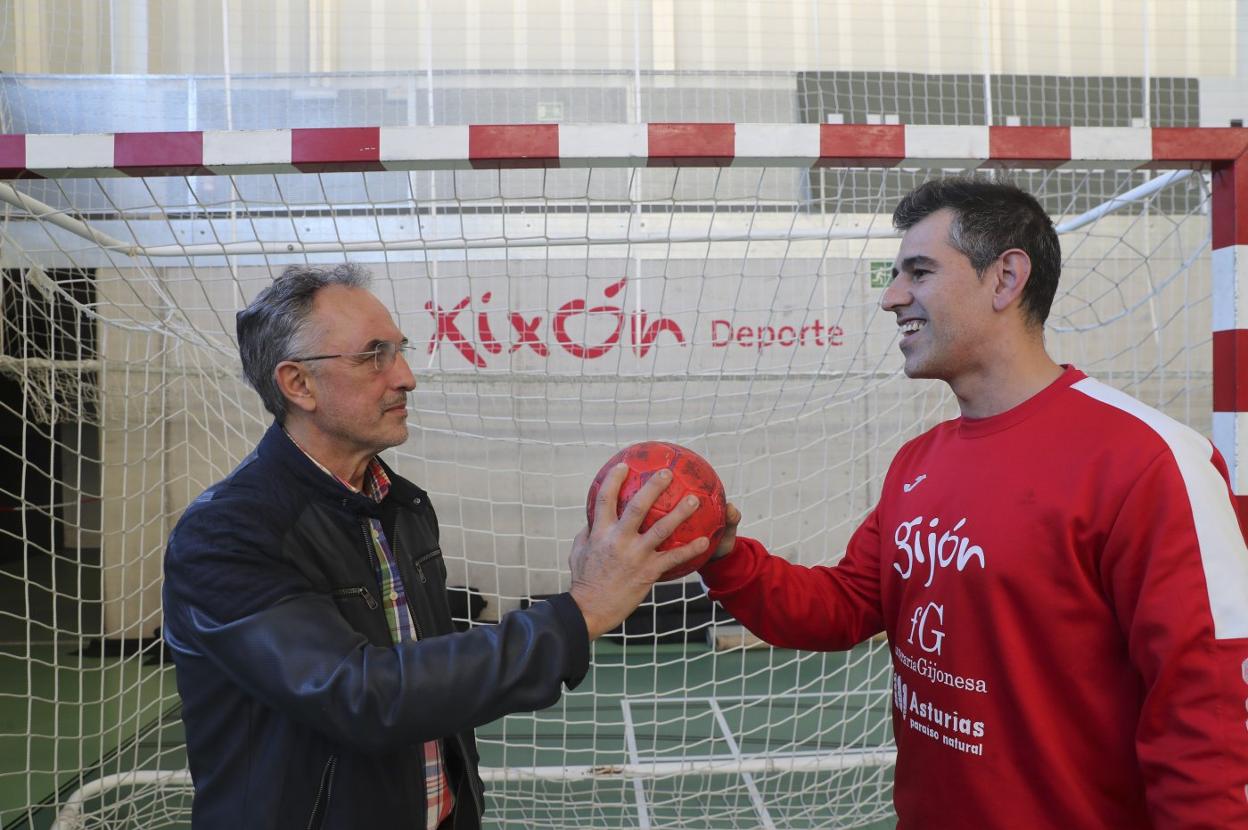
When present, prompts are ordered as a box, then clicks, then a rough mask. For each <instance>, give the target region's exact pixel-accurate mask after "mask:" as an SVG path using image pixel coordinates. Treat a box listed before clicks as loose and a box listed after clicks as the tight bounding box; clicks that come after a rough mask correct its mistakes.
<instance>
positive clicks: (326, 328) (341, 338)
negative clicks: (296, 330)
mask: <svg viewBox="0 0 1248 830" xmlns="http://www.w3.org/2000/svg"><path fill="white" fill-rule="evenodd" d="M308 323H309V327H310V332H309V333H310V334H311V335H312V336H313V337H315V338H316V342H317V343H318V347H319V348H323V349H325V350H326V351H338V350H341V351H344V352H353V351H368V350H369V349H370V348H372V347H373V346H374V345H375V344H376V343H377V342H378V341H382V340H392V341H399V340H402V339H403V334H402V333H401V332H400V331H399V327H398V326H397V325H396V324H395V322H394V317H393V316H392V315H391V314H390V310H389V309H387V308H386V307H385V305H384V304H383V303H382V302H381V300H379V299H377V297H376V296H374V295H373V293H372V292H371V291H369V290H368V289H366V288H350V287H347V286H342V285H331V286H328V287H326V288H322V289H321V290H320V291H318V292H317V293H316V297H315V299H314V300H313V302H312V313H311V315H309V317H308Z"/></svg>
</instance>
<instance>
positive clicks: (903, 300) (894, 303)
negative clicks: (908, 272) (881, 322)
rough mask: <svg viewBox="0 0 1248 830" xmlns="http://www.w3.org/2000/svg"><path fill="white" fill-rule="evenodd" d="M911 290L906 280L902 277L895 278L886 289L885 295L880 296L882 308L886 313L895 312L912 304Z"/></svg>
mask: <svg viewBox="0 0 1248 830" xmlns="http://www.w3.org/2000/svg"><path fill="white" fill-rule="evenodd" d="M910 300H911V297H910V289H909V287H907V285H906V283H905V279H904V278H903V277H901V276H898V277H897V278H895V279H894V280H893V281H892V282H890V283H889V284H888V286H887V287H886V288H885V289H884V293H883V294H881V295H880V308H882V309H884V310H885V311H894V310H896V309H898V308H900V307H901V306H907V305H909V304H910Z"/></svg>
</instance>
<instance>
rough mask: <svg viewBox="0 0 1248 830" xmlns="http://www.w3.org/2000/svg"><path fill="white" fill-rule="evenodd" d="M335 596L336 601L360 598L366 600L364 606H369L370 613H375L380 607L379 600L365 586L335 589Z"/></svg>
mask: <svg viewBox="0 0 1248 830" xmlns="http://www.w3.org/2000/svg"><path fill="white" fill-rule="evenodd" d="M333 594H334V599H336V600H347V599H352V598H355V597H359V598H360V599H362V600H364V604H365V605H367V606H368V608H369V610H370V611H375V610H377V607H378V605H377V598H376V597H374V596H373V594H372V592H371V591H369V590H368V589H367V588H365V587H364V586H363V585H356V586H354V587H350V588H335V589H334V590H333Z"/></svg>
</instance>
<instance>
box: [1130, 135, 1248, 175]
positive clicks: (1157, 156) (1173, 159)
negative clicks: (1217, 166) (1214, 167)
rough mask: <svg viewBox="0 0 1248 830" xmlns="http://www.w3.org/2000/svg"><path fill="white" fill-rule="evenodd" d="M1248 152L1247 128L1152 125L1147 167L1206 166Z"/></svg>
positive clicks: (1230, 159)
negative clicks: (1151, 147) (1151, 145)
mask: <svg viewBox="0 0 1248 830" xmlns="http://www.w3.org/2000/svg"><path fill="white" fill-rule="evenodd" d="M1245 152H1248V129H1242V128H1238V127H1154V128H1153V161H1152V162H1151V163H1150V164H1148V165H1146V166H1148V167H1154V168H1157V167H1167V168H1175V167H1178V168H1183V167H1208V166H1209V163H1210V162H1217V161H1234V160H1235V159H1237V158H1239V157H1240V156H1242V155H1243V154H1244V153H1245Z"/></svg>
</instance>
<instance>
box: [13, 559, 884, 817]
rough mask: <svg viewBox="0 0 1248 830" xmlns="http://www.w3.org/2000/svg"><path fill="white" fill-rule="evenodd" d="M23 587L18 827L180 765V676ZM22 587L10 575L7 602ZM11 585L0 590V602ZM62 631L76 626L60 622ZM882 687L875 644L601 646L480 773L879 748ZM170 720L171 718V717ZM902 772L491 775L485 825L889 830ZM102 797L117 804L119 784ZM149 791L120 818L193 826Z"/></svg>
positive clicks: (173, 803) (17, 689) (523, 720)
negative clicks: (113, 643)
mask: <svg viewBox="0 0 1248 830" xmlns="http://www.w3.org/2000/svg"><path fill="white" fill-rule="evenodd" d="M3 577H4V574H3V573H0V579H3ZM25 584H26V587H23V589H22V591H21V594H20V596H21V599H22V602H23V603H24V605H22V606H20V607H22V608H27V609H30V612H29V614H28V616H26V617H25V619H22V618H20V617H19V616H18V615H17V614H14V613H11V612H10V613H6V611H7V610H8V609H11V608H13V607H15V606H14V605H12V604H10V601H7V600H6V601H4V604H2V605H0V638H2V639H0V826H3V827H4V828H6V830H8V829H9V828H14V827H23V828H27V827H29V828H47V827H50V826H51V824H52V822H53V820H54V818H55V816H54V815H53V810H52V809H50V808H46V807H44V808H39V807H30V806H29V805H38V804H40V803H41V802H44V801H49V802H50V801H51V800H52V799H53V796H54V794H55V793H57V792H61V793H62V795H61V799H62V800H63V798H64V795H65V793H66V789H67V787H68V789H73V788H74V787H75V786H77V784H78V783H80V780H81V779H82V778H84V777H85V778H86V779H87V780H90V779H93V778H96V777H99V776H101V775H108V774H111V773H120V772H126V771H129V770H134V769H164V770H176V769H182V768H184V767H185V763H186V760H185V754H184V751H183V748H182V735H181V729H180V724H179V723H178V721H177V718H176V697H175V696H174V694H173V690H174V685H173V674H172V671H171V670H170V669H161V668H160V667H157V666H144V665H142V663H143V661H142V659H140V658H138V657H135V658H132V659H126V660H123V659H120V658H116V657H110V658H87V657H78V656H74V655H73V654H72V653H71V652H72V651H73V650H74V648H75V647H76V646H78V645H80V643H79V642H78V641H77V639H76V638H73V637H70V638H69V640H70V642H69V643H65V642H62V643H59V644H54V643H53V642H51V641H50V638H49V637H41V636H40V634H41V632H42V631H43V630H44V629H42V628H41V626H40V625H39V624H37V623H36V622H34V620H36V619H37V618H39V617H41V616H44V615H46V614H48V613H49V611H50V608H51V604H50V603H48V602H46V601H43V600H39V599H38V598H37V597H35V596H34V595H33V593H32V589H31V588H30V587H29V585H30V582H29V580H27V581H26V583H25ZM12 588H13V580H10V581H9V585H8V589H9V598H10V599H11V598H12ZM4 594H5V585H4V584H2V583H0V600H4V599H5V596H4ZM46 599H47V598H45V600H46ZM79 613H80V614H81V612H79ZM58 627H59V630H61V632H62V635H64V632H65V626H64V625H63V624H58ZM47 630H50V629H47ZM30 641H34V642H38V643H40V644H38V645H34V646H28V645H26V643H27V642H30ZM888 684H889V666H888V661H887V656H886V655H885V654H884V653H883V652H882V651H880V650H878V648H877V649H870V648H865V647H864V648H860V649H857V650H855V651H852V652H848V653H845V654H829V655H819V654H807V653H797V652H786V651H774V652H771V651H767V650H759V651H750V652H739V651H738V652H713V651H711V650H710V649H708V648H706V647H705V646H701V645H692V646H689V647H685V646H657V647H656V646H653V645H650V646H643V645H630V646H628V647H627V648H625V647H622V646H620V645H617V644H614V643H610V642H599V643H598V644H597V645H596V647H595V651H594V656H593V663H592V666H591V670H590V673H589V675H588V676H587V677H586V679H585V681H584V682H583V683H582V685H581V686H580V687H578V688H577V689H576V690H574V691H573V692H570V693H568V694H566V695H565V696H564V698H563V699H562V700H561V701H560V702H559V703H558V704H556V705H555V706H554V707H551V708H550V709H547V710H544V711H542V712H538V713H531V714H521V715H513V716H509V717H507V718H504V719H503V720H500V721H497V722H495V723H492V724H488V725H486V726H485V727H482V728H481V729H480V730H478V741H479V745H480V749H481V754H482V765H483V767H487V768H496V769H497V768H504V769H508V770H523V769H526V768H530V767H542V766H571V767H610V766H613V765H621V764H626V763H629V762H630V761H631V762H633V763H641V764H649V763H664V762H672V761H677V760H679V759H682V758H683V759H694V762H695V763H714V762H723V761H729V762H731V761H732V759H733V758H734V757H738V755H739V756H740V757H742V758H745V759H747V760H748V759H760V758H775V759H784V758H791V757H798V756H804V755H810V754H816V753H824V754H826V753H829V752H833V751H837V750H840V749H850V750H853V749H871V748H875V747H879V746H882V745H886V744H888V743H889V741H890V739H891V735H890V734H889V730H888V727H887V722H888V717H887V715H888V707H889V705H890V704H889V686H888ZM793 690H798V693H794V691H793ZM162 713H172V714H171V715H166V717H165V720H164V723H163V724H162V723H161V716H162ZM57 735H60V736H62V737H60V738H58V737H56V736H57ZM699 759H700V760H699ZM83 771H86V775H85V776H83V775H82V772H83ZM891 772H892V771H891V767H880V766H878V765H863V766H847V767H846V768H845V769H839V770H826V769H825V770H820V771H817V772H777V771H771V772H758V773H754V774H752V775H749V776H742V775H741V774H739V773H732V774H724V773H714V774H696V775H689V774H685V775H668V776H660V777H658V778H646V779H632V778H628V779H625V778H620V777H595V778H592V779H589V780H553V781H552V780H541V779H533V778H522V779H520V780H508V781H493V782H491V783H489V784H488V799H489V808H488V815H487V826H493V827H499V828H503V827H506V828H517V830H518V828H539V827H578V828H591V827H593V828H621V827H636V826H643V825H645V824H650V825H652V826H656V827H704V828H721V827H722V828H744V827H760V826H768V824H770V825H772V826H775V827H794V828H798V827H815V826H818V827H861V828H869V830H884V828H890V827H892V826H893V820H892V818H891V815H892V814H891V808H890V806H889V804H888V800H889V798H890V794H891ZM117 792H121V791H117ZM108 798H109V800H110V801H112V800H116V798H117V794H116V792H115V793H114V794H113V795H112V796H110V797H108ZM144 798H145V797H144V796H140V797H137V798H130V799H126V800H125V802H124V803H129V804H130V806H129V807H127V808H126V809H133V808H134V805H138V806H139V813H140V814H141V815H143V816H144V818H143V819H141V820H137V821H130V822H125V821H122V822H120V823H119V825H118V826H134V827H137V826H143V827H171V828H173V827H185V826H187V824H186V809H187V805H188V804H189V801H188V798H187V793H186V791H185V789H184V788H174V789H165V790H156V791H152V794H151V795H150V796H147V797H146V798H147V802H148V803H147V804H144V803H143V802H144ZM100 803H101V802H98V801H97V802H92V806H98V805H99V804H100Z"/></svg>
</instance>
